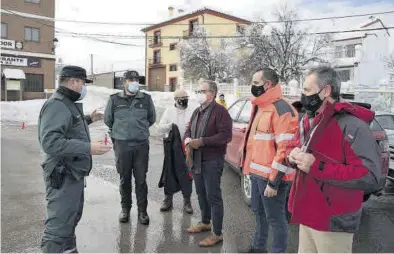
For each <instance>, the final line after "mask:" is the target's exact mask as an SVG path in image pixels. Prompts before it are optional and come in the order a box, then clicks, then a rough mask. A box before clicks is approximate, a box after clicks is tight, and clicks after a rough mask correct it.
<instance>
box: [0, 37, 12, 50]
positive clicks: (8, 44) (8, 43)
mask: <svg viewBox="0 0 394 254" xmlns="http://www.w3.org/2000/svg"><path fill="white" fill-rule="evenodd" d="M1 47H2V48H5V49H15V41H14V40H6V39H1Z"/></svg>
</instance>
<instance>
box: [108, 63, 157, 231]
mask: <svg viewBox="0 0 394 254" xmlns="http://www.w3.org/2000/svg"><path fill="white" fill-rule="evenodd" d="M155 121H156V111H155V106H154V105H153V101H152V98H151V96H150V95H149V94H147V93H144V92H141V91H139V75H138V72H136V71H127V72H126V73H125V74H124V90H123V91H121V92H119V93H117V94H114V95H111V96H110V98H109V100H108V103H107V107H106V109H105V113H104V123H105V124H106V125H107V126H108V127H109V130H110V136H111V139H112V140H113V143H114V150H115V157H116V169H117V171H118V173H119V175H120V187H119V189H120V196H121V206H122V211H121V213H120V215H119V221H120V222H123V223H125V222H128V221H129V217H130V209H131V203H132V202H131V180H132V179H131V178H132V175H134V178H135V192H136V196H137V206H138V220H139V222H140V223H141V224H144V225H147V224H149V216H148V213H147V212H146V209H147V206H148V198H147V196H148V185H147V184H146V173H147V172H148V161H149V127H150V126H152V125H153V124H154V123H155Z"/></svg>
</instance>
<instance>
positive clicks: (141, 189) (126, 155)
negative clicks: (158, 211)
mask: <svg viewBox="0 0 394 254" xmlns="http://www.w3.org/2000/svg"><path fill="white" fill-rule="evenodd" d="M114 148H115V156H116V169H117V171H118V173H119V175H120V186H119V190H120V198H121V206H122V208H124V209H127V210H130V209H131V206H132V198H131V188H132V183H131V182H132V176H133V175H134V180H135V194H136V196H137V206H138V211H139V212H146V208H147V206H148V185H147V184H146V173H147V172H148V162H149V143H145V144H142V145H137V146H129V145H128V144H127V143H126V142H119V141H115V147H114Z"/></svg>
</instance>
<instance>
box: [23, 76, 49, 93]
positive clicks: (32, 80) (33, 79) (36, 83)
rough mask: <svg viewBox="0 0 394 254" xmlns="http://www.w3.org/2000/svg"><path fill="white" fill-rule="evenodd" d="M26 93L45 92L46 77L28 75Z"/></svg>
mask: <svg viewBox="0 0 394 254" xmlns="http://www.w3.org/2000/svg"><path fill="white" fill-rule="evenodd" d="M24 91H25V92H44V75H43V74H29V73H26V79H25V87H24Z"/></svg>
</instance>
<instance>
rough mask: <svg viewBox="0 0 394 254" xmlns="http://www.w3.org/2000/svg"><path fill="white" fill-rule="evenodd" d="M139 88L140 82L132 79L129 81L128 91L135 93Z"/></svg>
mask: <svg viewBox="0 0 394 254" xmlns="http://www.w3.org/2000/svg"><path fill="white" fill-rule="evenodd" d="M139 88H140V84H139V83H138V82H137V81H133V82H130V83H129V86H128V87H127V90H129V92H130V93H136V92H138V89H139Z"/></svg>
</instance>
